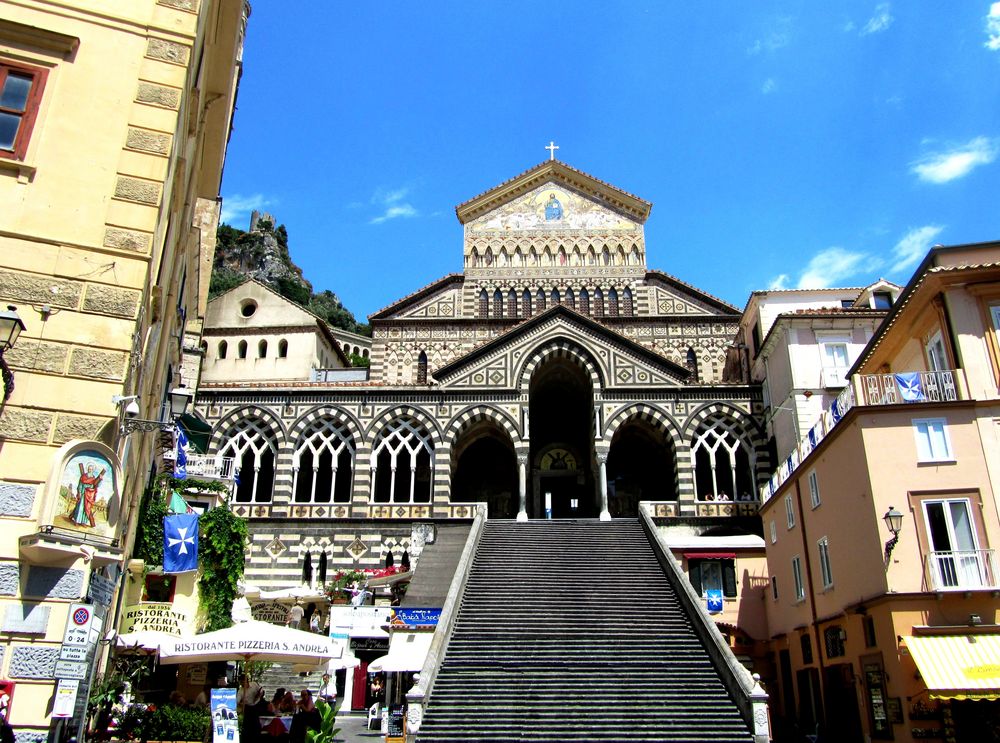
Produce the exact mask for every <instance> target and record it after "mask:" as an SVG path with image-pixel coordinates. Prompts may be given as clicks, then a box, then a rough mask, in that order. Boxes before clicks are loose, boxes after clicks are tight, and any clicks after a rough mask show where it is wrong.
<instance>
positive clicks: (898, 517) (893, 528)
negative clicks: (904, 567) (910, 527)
mask: <svg viewBox="0 0 1000 743" xmlns="http://www.w3.org/2000/svg"><path fill="white" fill-rule="evenodd" d="M882 520H883V521H884V522H885V526H886V528H887V529H888V530H889V531H890V532H891V533H892V539H890V540H889V541H888V542H886V543H885V562H886V564H887V565H888V563H889V557H890V556H891V555H892V550H893V549H894V548H895V547H896V543H897V542H898V541H899V532H900V531H902V529H903V514H901V513H900V512H899V511H897V510H896V509H895V508H893V507H892V506H889V510H888V511H886V512H885V515H884V516H883V517H882Z"/></svg>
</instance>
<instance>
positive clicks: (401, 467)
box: [371, 418, 434, 503]
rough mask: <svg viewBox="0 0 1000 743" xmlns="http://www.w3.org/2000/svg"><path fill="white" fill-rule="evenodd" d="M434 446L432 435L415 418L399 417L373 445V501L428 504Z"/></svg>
mask: <svg viewBox="0 0 1000 743" xmlns="http://www.w3.org/2000/svg"><path fill="white" fill-rule="evenodd" d="M433 454H434V448H433V447H432V446H431V437H430V434H428V433H427V429H425V428H424V427H423V426H422V425H421V424H420V423H419V422H418V421H416V420H414V419H413V418H398V419H396V420H394V421H392V422H391V423H389V424H388V425H387V426H386V427H385V428H384V429H383V430H382V433H381V434H379V438H378V441H377V443H376V444H375V446H373V447H372V458H371V463H372V502H374V503H429V502H430V500H431V482H432V480H433V477H432V474H433V473H432V467H431V458H432V456H433Z"/></svg>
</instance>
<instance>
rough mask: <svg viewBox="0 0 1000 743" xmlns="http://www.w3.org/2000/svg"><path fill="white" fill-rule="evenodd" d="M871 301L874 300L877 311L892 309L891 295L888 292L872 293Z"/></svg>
mask: <svg viewBox="0 0 1000 743" xmlns="http://www.w3.org/2000/svg"><path fill="white" fill-rule="evenodd" d="M872 299H874V300H875V309H877V310H887V309H889V308H890V307H892V295H891V294H890V293H889V292H874V293H873V294H872Z"/></svg>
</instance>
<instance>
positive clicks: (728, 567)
mask: <svg viewBox="0 0 1000 743" xmlns="http://www.w3.org/2000/svg"><path fill="white" fill-rule="evenodd" d="M722 593H723V594H725V595H726V596H735V595H736V561H735V560H723V561H722Z"/></svg>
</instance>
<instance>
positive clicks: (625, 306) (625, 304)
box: [622, 287, 635, 317]
mask: <svg viewBox="0 0 1000 743" xmlns="http://www.w3.org/2000/svg"><path fill="white" fill-rule="evenodd" d="M622 314H623V315H625V316H626V317H631V316H632V315H633V314H635V306H634V304H633V302H632V290H631V289H629V288H628V287H625V288H624V289H622Z"/></svg>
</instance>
